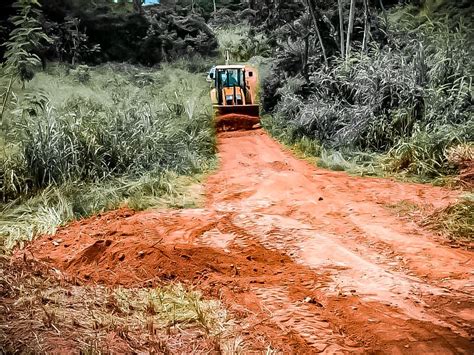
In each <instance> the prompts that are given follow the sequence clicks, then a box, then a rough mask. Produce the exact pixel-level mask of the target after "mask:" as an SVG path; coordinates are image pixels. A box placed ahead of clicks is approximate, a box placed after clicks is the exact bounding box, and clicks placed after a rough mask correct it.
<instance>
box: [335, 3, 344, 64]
mask: <svg viewBox="0 0 474 355" xmlns="http://www.w3.org/2000/svg"><path fill="white" fill-rule="evenodd" d="M343 1H344V0H337V5H338V7H339V36H340V40H341V58H344V53H345V52H346V50H345V49H344V17H343V14H342V7H343Z"/></svg>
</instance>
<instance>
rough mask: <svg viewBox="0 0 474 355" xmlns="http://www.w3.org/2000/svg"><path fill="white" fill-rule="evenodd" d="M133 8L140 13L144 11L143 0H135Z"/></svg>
mask: <svg viewBox="0 0 474 355" xmlns="http://www.w3.org/2000/svg"><path fill="white" fill-rule="evenodd" d="M133 9H134V10H135V12H137V13H139V14H141V13H143V8H142V0H133Z"/></svg>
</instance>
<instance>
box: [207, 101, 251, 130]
mask: <svg viewBox="0 0 474 355" xmlns="http://www.w3.org/2000/svg"><path fill="white" fill-rule="evenodd" d="M258 123H260V110H259V106H258V105H234V106H217V107H216V128H217V129H218V130H236V129H251V128H252V127H253V126H254V125H256V124H258Z"/></svg>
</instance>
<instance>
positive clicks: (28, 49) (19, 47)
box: [0, 0, 51, 119]
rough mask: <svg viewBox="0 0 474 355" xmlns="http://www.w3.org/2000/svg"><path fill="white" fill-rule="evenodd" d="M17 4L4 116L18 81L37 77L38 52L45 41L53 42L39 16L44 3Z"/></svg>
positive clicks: (19, 0)
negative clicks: (35, 70)
mask: <svg viewBox="0 0 474 355" xmlns="http://www.w3.org/2000/svg"><path fill="white" fill-rule="evenodd" d="M13 7H14V8H15V9H17V15H15V16H12V17H11V18H10V22H11V23H12V24H13V25H14V26H15V28H14V29H13V30H12V31H11V33H10V37H9V41H8V42H7V43H6V48H7V51H6V52H5V63H4V64H3V68H4V73H5V75H6V76H7V77H9V78H10V79H9V83H8V86H7V89H6V92H5V93H4V96H3V105H2V111H1V113H0V119H2V118H3V114H4V113H5V109H6V106H7V105H8V102H9V100H10V95H11V92H12V87H13V84H14V83H15V81H17V80H20V81H21V82H22V85H23V87H24V86H25V82H26V81H29V80H31V79H32V78H33V76H34V69H35V68H36V67H38V66H39V65H40V64H41V59H40V58H39V57H38V55H37V54H35V53H34V51H35V50H38V49H39V48H40V47H41V46H42V44H43V42H47V43H51V39H50V38H49V37H48V36H47V35H46V34H45V33H44V32H43V29H42V27H41V24H40V22H39V18H40V17H41V14H42V13H41V5H40V3H39V2H38V0H17V1H16V2H15V3H14V4H13Z"/></svg>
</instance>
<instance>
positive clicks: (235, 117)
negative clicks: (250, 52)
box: [209, 65, 260, 129]
mask: <svg viewBox="0 0 474 355" xmlns="http://www.w3.org/2000/svg"><path fill="white" fill-rule="evenodd" d="M211 73H213V75H211V74H210V80H209V81H211V82H212V83H213V85H212V86H213V87H212V89H211V93H210V94H211V101H212V105H213V107H214V110H215V118H216V126H217V128H218V129H220V128H223V129H236V128H247V129H248V128H251V127H253V126H254V125H255V124H258V123H259V122H260V108H259V103H258V99H257V88H258V76H257V71H256V69H255V68H252V67H250V66H247V65H219V66H216V67H215V68H214V72H211Z"/></svg>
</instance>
